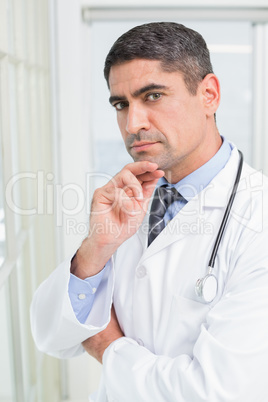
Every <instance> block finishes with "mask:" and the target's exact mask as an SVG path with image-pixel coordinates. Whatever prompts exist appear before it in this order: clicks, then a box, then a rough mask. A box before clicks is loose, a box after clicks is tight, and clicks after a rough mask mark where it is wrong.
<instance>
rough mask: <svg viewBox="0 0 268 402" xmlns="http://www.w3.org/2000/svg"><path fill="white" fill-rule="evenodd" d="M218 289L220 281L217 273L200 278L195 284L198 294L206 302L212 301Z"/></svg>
mask: <svg viewBox="0 0 268 402" xmlns="http://www.w3.org/2000/svg"><path fill="white" fill-rule="evenodd" d="M217 290H218V281H217V278H216V276H215V275H213V274H207V275H206V276H205V277H204V278H201V279H198V280H197V282H196V285H195V291H196V294H197V296H199V297H201V298H202V299H203V301H204V302H206V303H211V302H212V300H214V298H215V296H216V294H217Z"/></svg>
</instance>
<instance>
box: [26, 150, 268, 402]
mask: <svg viewBox="0 0 268 402" xmlns="http://www.w3.org/2000/svg"><path fill="white" fill-rule="evenodd" d="M238 159H239V156H238V152H237V149H236V148H235V149H234V150H233V151H232V155H231V158H230V160H229V162H228V163H227V165H226V166H225V167H224V169H223V170H222V171H221V172H220V173H219V174H218V175H217V176H216V177H215V178H214V179H213V181H212V182H211V183H210V184H209V185H208V187H207V188H206V189H204V190H203V191H201V192H200V193H199V194H198V195H197V196H196V197H195V198H194V199H192V200H191V201H189V202H188V203H187V205H186V206H185V207H184V208H183V209H182V210H181V211H180V212H179V213H178V215H177V216H176V217H175V218H174V219H173V220H172V222H170V224H169V225H168V226H167V227H166V228H165V229H164V231H163V232H162V233H161V234H160V235H159V236H158V237H157V238H156V240H155V241H154V242H153V243H152V244H151V245H150V247H149V248H147V218H148V217H147V216H146V218H145V220H144V223H143V225H142V226H141V227H140V229H139V230H138V232H137V233H136V234H135V235H134V236H132V237H131V238H130V239H129V240H127V241H126V242H125V243H124V244H123V245H122V246H121V247H120V248H119V249H118V250H117V253H116V255H115V256H114V257H113V259H112V264H111V268H110V269H109V270H108V272H107V275H106V277H105V278H104V280H103V281H102V283H101V285H100V288H99V289H98V291H97V293H96V300H95V303H94V306H93V309H92V311H91V313H90V315H89V317H88V320H87V322H86V324H84V325H82V324H80V323H79V322H78V321H77V320H76V318H75V315H74V312H73V310H72V307H71V304H70V300H69V297H68V281H69V266H70V263H69V262H64V263H63V264H61V265H60V266H59V267H58V268H57V269H56V270H55V271H54V272H53V273H52V275H51V276H50V277H49V278H48V279H47V280H46V281H45V282H44V283H43V284H42V285H41V286H40V287H39V289H38V290H37V292H36V294H35V297H34V299H33V303H32V310H31V319H32V331H33V336H34V338H35V341H36V344H37V346H38V348H39V349H41V350H43V351H44V352H47V353H50V354H52V355H55V356H58V357H63V358H64V357H71V356H74V355H77V354H79V353H81V352H82V351H83V348H82V346H81V342H82V341H83V340H84V339H86V338H88V337H89V336H91V335H93V334H95V333H97V332H99V331H101V330H102V329H104V328H105V327H106V325H107V323H108V322H109V317H110V308H111V304H112V303H114V306H115V310H116V314H117V317H118V320H119V323H120V325H121V328H122V330H123V332H124V334H125V338H121V339H119V340H117V341H115V342H114V343H112V344H111V345H110V346H109V347H108V348H107V349H106V351H105V353H104V357H103V376H102V381H101V385H100V390H99V395H98V396H96V397H95V399H94V398H93V399H92V400H97V401H98V402H104V401H118V402H140V401H144V402H158V401H159V402H164V401H168V402H201V401H206V402H207V401H209V402H231V401H232V402H255V401H256V402H267V401H268V387H267V384H266V383H267V374H268V208H267V205H268V182H267V178H265V177H264V176H262V174H261V173H258V172H256V171H254V170H253V169H252V168H250V167H249V166H248V165H247V164H245V163H244V165H243V171H242V177H241V181H240V184H239V188H238V192H237V196H236V199H235V201H234V205H233V208H232V212H231V216H230V219H229V222H228V226H227V228H226V231H225V233H224V237H223V239H222V241H221V244H220V247H219V250H218V255H217V258H216V263H215V268H214V273H215V275H216V277H217V278H218V293H217V296H216V298H215V299H214V300H213V302H211V303H210V304H206V303H204V302H202V300H199V299H198V297H197V295H196V294H195V283H196V281H197V279H198V278H200V277H204V276H205V275H206V273H207V264H208V261H209V257H210V254H211V251H212V248H213V245H214V241H215V237H216V234H217V232H218V229H219V225H220V223H221V220H222V217H223V214H224V211H225V208H226V205H227V201H228V198H229V195H230V191H231V188H232V186H233V182H234V178H235V174H236V172H237V166H238Z"/></svg>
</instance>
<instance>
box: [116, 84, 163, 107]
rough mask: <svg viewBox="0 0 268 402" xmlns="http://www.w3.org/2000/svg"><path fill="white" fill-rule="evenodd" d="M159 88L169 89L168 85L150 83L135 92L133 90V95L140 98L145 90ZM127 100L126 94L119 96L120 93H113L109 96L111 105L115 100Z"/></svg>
mask: <svg viewBox="0 0 268 402" xmlns="http://www.w3.org/2000/svg"><path fill="white" fill-rule="evenodd" d="M159 89H162V90H163V89H168V87H167V86H166V85H160V84H149V85H146V86H144V87H142V88H140V89H137V90H136V91H135V92H133V94H132V96H133V97H134V98H138V97H139V96H140V95H142V94H144V93H145V92H148V91H153V90H159ZM126 100H127V98H126V97H125V96H118V95H112V96H110V98H109V102H110V103H111V105H112V104H113V103H114V102H118V101H126Z"/></svg>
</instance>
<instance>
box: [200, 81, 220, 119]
mask: <svg viewBox="0 0 268 402" xmlns="http://www.w3.org/2000/svg"><path fill="white" fill-rule="evenodd" d="M201 90H202V97H203V104H204V108H205V112H206V115H207V116H208V117H210V116H214V114H215V113H216V110H217V109H218V107H219V104H220V98H221V95H220V83H219V80H218V78H217V77H216V75H214V74H208V75H206V76H205V78H204V79H203V81H202V83H201Z"/></svg>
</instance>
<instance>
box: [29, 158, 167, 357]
mask: <svg viewBox="0 0 268 402" xmlns="http://www.w3.org/2000/svg"><path fill="white" fill-rule="evenodd" d="M163 174H164V173H163V172H162V171H159V170H157V165H156V164H155V163H150V162H135V163H132V164H129V165H127V166H126V167H125V168H124V169H122V171H121V172H119V173H118V174H117V175H116V176H115V177H114V178H113V179H112V180H111V181H110V182H109V183H107V184H106V185H105V186H104V187H102V188H101V189H98V190H96V192H95V193H94V196H93V200H92V211H91V216H90V230H89V235H88V237H87V238H86V239H85V240H84V242H83V243H82V245H81V247H80V249H79V250H78V252H77V254H76V257H75V258H74V259H73V260H72V263H71V267H70V263H69V262H68V261H66V262H64V263H63V264H61V265H60V266H59V267H58V268H57V269H56V270H55V271H54V272H53V273H52V274H51V276H50V277H49V278H48V279H47V280H46V281H45V282H43V283H42V284H41V286H40V287H39V289H38V290H37V291H36V293H35V295H34V298H33V302H32V306H31V325H32V333H33V337H34V339H35V342H36V344H37V347H38V348H39V349H40V350H42V351H44V352H46V353H49V354H52V355H54V356H57V357H63V358H65V357H72V356H74V355H77V354H80V353H82V351H83V347H82V346H81V342H83V341H84V340H85V339H87V338H88V337H90V336H93V335H95V334H96V333H98V332H100V331H102V330H104V328H105V327H106V326H107V325H108V323H109V321H110V314H111V311H110V310H111V304H112V293H113V281H114V278H113V266H112V265H113V264H112V262H113V258H112V255H113V253H114V252H115V251H116V250H117V248H118V247H119V246H120V245H121V244H122V243H123V242H124V241H125V240H126V239H128V238H129V237H130V236H132V235H133V234H134V233H135V232H136V230H137V229H138V228H139V226H140V224H141V222H142V220H143V218H144V215H145V213H146V210H147V206H148V202H149V199H150V197H151V195H152V193H153V190H154V187H155V185H156V183H157V181H158V179H159V178H160V177H162V176H163ZM141 195H142V196H141ZM130 221H131V225H129V222H130ZM133 223H134V224H133ZM115 227H116V233H117V235H116V236H115V232H114V230H112V229H114V228H115ZM108 261H109V263H108V264H109V267H108V269H107V270H106V272H105V273H104V276H103V278H102V281H101V283H100V285H99V287H98V291H97V292H96V294H95V300H94V305H93V308H92V310H91V312H90V314H89V317H88V318H87V320H86V322H85V324H81V323H80V322H79V321H78V320H77V318H76V316H75V313H74V311H73V309H72V305H71V302H70V298H69V295H68V286H69V280H70V270H71V272H72V273H73V274H74V275H76V276H77V277H78V278H80V279H85V278H87V277H90V276H93V275H96V274H98V273H99V272H100V271H101V270H102V269H103V267H104V265H105V264H106V263H107V262H108Z"/></svg>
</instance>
